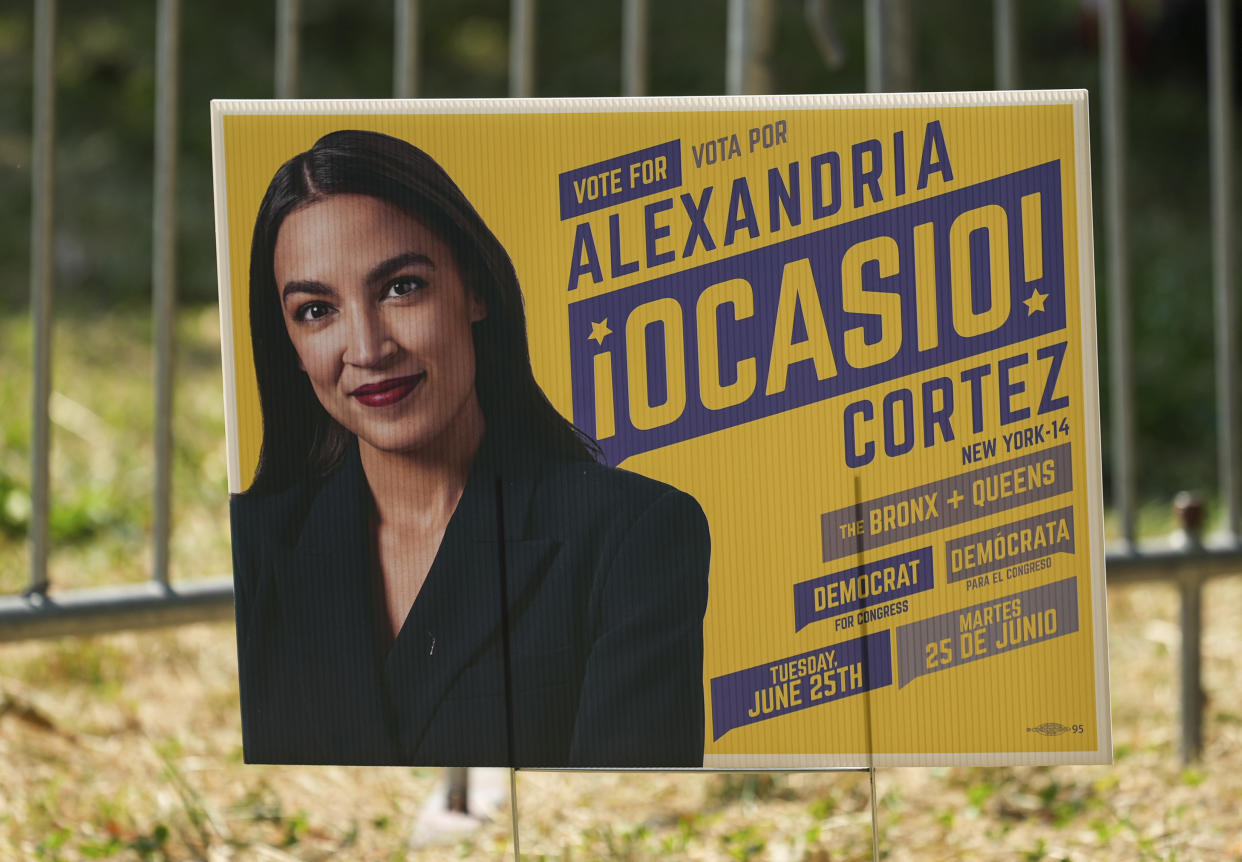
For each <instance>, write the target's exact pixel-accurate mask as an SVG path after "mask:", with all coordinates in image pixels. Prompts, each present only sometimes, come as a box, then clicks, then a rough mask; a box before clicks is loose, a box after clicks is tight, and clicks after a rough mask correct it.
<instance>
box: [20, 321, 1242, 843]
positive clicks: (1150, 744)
mask: <svg viewBox="0 0 1242 862" xmlns="http://www.w3.org/2000/svg"><path fill="white" fill-rule="evenodd" d="M178 336H179V342H180V353H179V358H178V362H179V371H180V375H181V376H180V383H179V389H178V402H177V403H178V408H177V417H176V421H177V432H176V433H177V440H178V443H177V447H178V448H177V455H176V468H175V469H176V475H175V485H174V487H175V490H176V493H177V497H176V503H175V520H176V524H177V531H176V535H177V538H176V541H175V543H174V547H173V568H174V576H184V577H196V576H201V575H207V574H216V573H219V572H224V571H227V570H228V567H229V559H228V541H227V524H226V505H225V499H226V487H225V478H224V442H223V441H224V432H223V419H222V410H221V398H220V377H219V364H218V358H217V357H218V345H217V340H216V339H217V334H216V321H215V314H214V311H213V310H210V309H203V310H188V311H185V312H183V313H182V314H181V316H180V319H179V324H178ZM149 340H150V339H149V325H148V323H147V322H146V320H145V318H144V316H143V315H142V314H139V313H133V314H131V313H128V312H114V313H108V314H102V315H96V316H92V317H82V318H71V319H68V320H64V321H61V322H59V323H58V328H57V332H56V350H57V353H56V367H55V372H54V390H55V391H56V392H57V393H59V398H58V400H57V402H56V403H57V404H59V405H60V406H59V407H57V408H56V414H55V420H56V421H55V425H54V428H53V435H54V446H55V449H54V451H55V453H56V454H55V458H54V461H53V464H54V470H53V490H54V498H55V507H54V510H53V516H54V517H53V523H54V532H55V535H56V537H57V541H56V543H55V551H54V552H53V556H52V561H51V565H52V576H53V579H54V582H55V583H56V584H57V585H59V586H62V587H74V586H88V585H93V584H98V583H103V582H111V581H115V580H118V579H122V580H139V579H142V578H145V577H146V576H147V570H146V567H147V565H148V563H147V560H148V558H149V545H150V537H149V530H150V527H149V521H150V503H149V490H148V488H149V485H150V478H151V477H150V467H149V464H150V457H151V453H150V449H149V444H148V443H147V440H148V438H149V436H150V427H151V413H152V406H151V404H150V403H149V394H148V393H149V392H150V389H151V386H150V379H151V375H152V372H151V354H150V348H149ZM28 349H29V333H28V329H27V327H26V324H25V323H24V322H23V321H22V320H20V319H2V320H0V361H2V362H3V363H4V364H3V367H4V368H6V369H14V368H17V369H21V368H24V367H25V363H27V362H28V359H27V358H26V357H27V356H28ZM116 368H125V369H129V370H130V372H131V373H128V374H119V375H118V374H117V373H116V371H115V369H116ZM28 387H29V380H28V375H26V374H25V372H17V373H9V374H6V375H3V376H2V377H0V403H3V404H4V405H5V406H6V408H7V407H8V406H9V405H25V404H28V402H29V391H28ZM27 412H28V411H26V410H24V409H6V410H5V411H4V412H3V416H2V417H0V434H3V436H4V443H5V445H4V447H3V450H2V451H0V506H2V507H3V512H4V514H3V515H2V516H0V518H3V520H0V524H3V525H4V527H3V529H0V590H2V591H4V592H14V591H17V590H19V589H21V587H22V586H23V585H24V583H25V578H26V572H25V569H26V557H25V555H26V551H25V548H24V545H23V541H22V538H21V532H22V531H23V530H24V523H23V521H22V509H23V507H22V495H23V494H25V495H27V497H28V493H29V490H28V489H29V472H28V471H29V467H28V464H27V463H26V457H27V455H26V452H27V447H28V442H29V427H28V421H29V420H28V417H27V415H26V413H27ZM1146 511H1148V512H1149V513H1150V514H1147V515H1144V516H1143V518H1142V520H1141V523H1142V524H1144V525H1148V524H1151V525H1154V526H1153V527H1152V529H1154V530H1155V531H1156V532H1167V530H1168V529H1170V528H1171V521H1170V520H1169V516H1167V515H1165V516H1163V517H1162V516H1161V514H1160V511H1161V509H1160V507H1152V508H1150V509H1148V510H1146ZM1164 511H1167V509H1166V510H1164ZM1148 519H1150V520H1148ZM1176 602H1177V595H1176V592H1175V590H1174V588H1173V587H1171V586H1144V587H1128V588H1124V589H1117V588H1114V589H1113V590H1111V591H1110V628H1111V643H1110V653H1111V662H1112V684H1113V720H1114V733H1115V743H1116V748H1115V756H1116V762H1115V764H1114V765H1113V766H1111V767H1092V768H1087V767H1041V768H1017V769H982V768H960V769H902V770H896V769H892V770H881V771H880V772H879V773H878V774H877V781H878V786H877V797H878V800H879V806H878V812H877V816H878V822H877V825H878V829H879V833H880V842H881V850H882V857H883V858H886V859H890V860H902V859H924V858H932V859H944V858H950V859H955V858H986V859H1015V860H1025V859H1062V858H1072V859H1119V858H1120V859H1153V860H1156V859H1159V860H1172V859H1204V858H1211V859H1242V840H1240V839H1239V833H1238V831H1237V823H1238V817H1237V810H1236V809H1237V802H1238V800H1240V799H1242V687H1240V686H1238V685H1237V684H1236V681H1237V679H1238V678H1239V673H1240V671H1242V661H1240V660H1239V658H1238V657H1237V655H1236V652H1237V650H1236V643H1235V641H1236V639H1235V637H1234V632H1235V631H1236V624H1237V620H1238V619H1239V617H1242V581H1239V580H1236V579H1232V580H1221V581H1216V582H1212V583H1211V584H1209V585H1208V586H1207V587H1206V594H1205V605H1204V608H1205V638H1204V642H1203V662H1204V685H1205V694H1206V698H1207V705H1206V709H1205V715H1206V716H1207V717H1208V718H1207V728H1206V730H1207V734H1206V737H1207V748H1206V751H1205V756H1204V759H1203V762H1202V763H1200V764H1197V765H1195V766H1193V767H1191V768H1184V767H1183V766H1182V764H1181V763H1180V761H1179V759H1178V758H1177V751H1176V747H1177V736H1178V730H1177V706H1176V704H1177V694H1176V692H1177V685H1176V676H1175V664H1176V660H1177V652H1178V650H1179V648H1180V643H1179V638H1180V633H1179V630H1178V628H1177V625H1176V615H1177V604H1176ZM238 715H239V710H238V702H237V690H236V655H235V649H234V641H233V629H232V626H231V625H228V624H217V625H197V626H186V627H182V628H180V629H176V630H171V631H160V632H154V633H144V634H133V633H128V634H116V635H109V636H105V637H97V638H64V639H60V640H55V641H49V642H31V643H19V644H13V645H6V646H0V762H3V763H4V768H3V769H0V859H10V858H12V859H36V860H61V859H63V860H80V859H140V860H169V859H176V860H181V859H211V860H224V859H239V860H240V859H260V860H282V859H283V860H288V859H316V860H318V859H327V858H332V859H360V860H372V859H381V860H382V859H388V860H397V859H407V858H408V859H414V860H433V859H435V860H439V859H446V858H470V859H504V858H512V843H511V837H510V832H509V829H510V822H509V817H508V814H507V812H501V814H500V815H499V816H498V817H497V819H496V821H495V822H493V823H491V824H488V825H485V826H484V827H482V828H481V829H480V830H478V831H477V832H476V833H474V834H472V835H470V836H469V837H467V838H465V839H462V840H460V841H458V842H456V843H450V844H448V845H442V846H433V847H429V848H427V849H423V850H419V851H413V852H411V851H408V850H407V842H408V840H409V838H410V830H411V823H412V822H413V821H414V819H415V816H416V814H417V812H418V810H419V808H420V806H421V805H422V804H423V803H424V801H425V800H426V799H427V798H428V797H430V795H431V794H432V792H433V790H434V787H435V784H436V781H437V780H438V773H437V772H436V771H434V770H415V769H345V768H279V767H262V766H247V765H245V764H243V763H242V762H241V751H240V738H241V737H240V729H239V726H238ZM870 798H871V796H870V788H869V786H868V781H867V777H866V776H865V775H858V774H852V773H846V774H827V773H825V774H815V773H811V774H788V775H762V776H757V775H747V776H730V775H707V774H704V775H697V774H696V775H647V774H639V775H634V774H562V773H527V772H524V773H521V774H519V776H518V804H519V811H520V827H521V842H522V848H523V857H524V858H526V859H531V860H535V859H540V860H556V862H569V860H595V859H612V860H643V859H711V860H717V859H719V860H774V862H775V860H793V862H827V860H842V859H843V860H855V859H859V860H861V859H869V858H871V819H870V817H871V815H870Z"/></svg>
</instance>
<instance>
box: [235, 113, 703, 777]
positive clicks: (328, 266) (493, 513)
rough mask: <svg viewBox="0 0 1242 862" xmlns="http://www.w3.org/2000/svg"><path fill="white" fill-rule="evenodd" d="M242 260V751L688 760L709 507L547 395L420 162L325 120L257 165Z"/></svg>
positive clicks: (697, 761)
mask: <svg viewBox="0 0 1242 862" xmlns="http://www.w3.org/2000/svg"><path fill="white" fill-rule="evenodd" d="M249 273H250V275H249V325H250V337H251V345H252V347H253V354H254V366H255V375H256V378H257V383H258V390H259V402H260V405H261V412H262V423H263V428H262V445H261V451H260V454H259V462H258V468H257V471H256V473H255V476H254V479H253V482H252V484H251V485H250V486H249V488H248V489H246V490H245V491H243V492H242V493H240V494H235V495H234V496H233V498H232V501H231V522H232V531H233V558H234V577H235V602H236V611H237V638H238V662H239V675H240V689H241V711H242V727H243V735H244V748H245V758H246V760H247V761H248V762H252V763H306V764H320V763H322V764H358V765H385V764H392V765H418V766H431V765H454V766H513V767H601V768H626V767H649V768H659V767H695V766H700V765H701V764H702V761H703V752H704V704H703V678H702V677H703V616H704V613H705V610H706V607H707V598H708V566H709V558H710V548H711V544H710V537H709V532H708V524H707V520H706V518H705V517H704V514H703V511H702V509H701V508H700V506H699V504H698V503H697V502H696V501H695V500H694V499H693V498H692V497H690V496H689V495H687V494H685V493H683V492H681V491H678V490H676V489H674V488H672V487H670V486H668V485H665V484H662V483H659V482H657V481H655V480H652V479H649V478H646V477H643V476H640V475H637V474H635V473H631V472H627V471H625V470H620V469H615V468H611V467H608V466H605V465H604V464H602V463H600V460H601V458H600V455H599V449H598V447H597V446H596V444H595V442H594V441H593V440H592V439H590V438H589V437H587V436H585V435H584V434H582V433H581V432H579V430H578V429H577V428H575V427H574V426H573V425H572V424H570V422H568V421H567V420H566V419H565V418H563V417H562V416H561V414H560V413H558V412H557V410H556V409H555V408H554V407H553V406H552V404H551V403H550V402H549V400H548V399H547V398H546V397H545V395H544V392H543V390H542V389H541V388H540V386H539V384H538V383H537V382H536V380H535V376H534V372H533V371H532V366H531V358H530V349H529V346H528V340H527V328H526V317H525V312H524V306H523V298H522V292H521V288H520V286H519V281H518V277H517V273H516V271H515V269H514V266H513V264H512V262H511V261H510V258H509V255H508V254H507V252H506V251H505V249H504V247H503V246H502V244H501V242H500V241H499V240H498V239H497V237H496V236H495V235H493V233H492V231H491V230H489V228H488V227H487V225H486V224H485V223H484V221H483V219H482V218H481V217H480V215H479V214H478V213H477V212H476V211H475V209H474V207H473V206H472V205H471V203H470V201H469V200H467V198H466V196H465V195H464V194H463V193H462V191H461V190H460V189H459V188H458V187H457V185H456V184H455V183H454V181H453V180H452V179H451V178H450V177H449V175H448V174H447V173H446V172H445V171H444V170H443V169H442V168H441V167H440V165H439V164H437V163H436V162H435V161H434V160H433V159H432V158H431V157H430V156H428V155H427V154H426V153H424V152H423V151H422V150H420V149H418V148H416V147H414V146H413V145H411V144H409V143H407V142H405V141H402V140H398V139H396V138H393V137H389V136H387V135H383V134H379V133H375V132H366V131H338V132H333V133H332V134H329V135H326V136H325V137H323V138H321V139H320V140H319V141H318V142H316V143H315V144H314V146H313V147H311V148H310V149H309V150H308V151H306V152H303V153H301V154H299V155H296V156H294V157H293V158H291V159H289V160H288V161H287V162H286V163H285V164H284V165H283V166H282V167H280V169H279V170H278V171H277V172H276V174H275V176H273V177H272V178H271V181H270V183H269V185H268V187H267V192H266V194H265V196H264V197H263V200H262V203H261V205H260V207H259V210H258V214H257V218H256V219H255V223H254V231H253V240H252V244H251V251H250V269H249ZM528 287H529V286H528ZM243 311H244V309H243V310H239V311H238V313H242V312H243Z"/></svg>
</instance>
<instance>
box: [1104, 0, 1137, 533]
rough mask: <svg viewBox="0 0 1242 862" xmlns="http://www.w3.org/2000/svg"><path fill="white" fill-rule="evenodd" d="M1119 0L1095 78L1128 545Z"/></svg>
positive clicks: (1107, 20)
mask: <svg viewBox="0 0 1242 862" xmlns="http://www.w3.org/2000/svg"><path fill="white" fill-rule="evenodd" d="M1121 14H1122V10H1121V0H1105V2H1104V3H1103V4H1102V5H1101V7H1100V25H1101V26H1100V34H1101V36H1102V39H1101V43H1102V44H1101V48H1102V51H1101V54H1100V78H1101V82H1102V84H1103V95H1104V100H1103V101H1104V105H1103V108H1104V200H1105V222H1106V225H1107V230H1108V275H1109V279H1108V300H1109V306H1110V307H1109V318H1108V324H1109V326H1108V330H1109V352H1108V355H1109V363H1110V364H1111V366H1112V367H1111V373H1110V375H1109V377H1110V385H1111V387H1112V411H1111V412H1112V423H1113V504H1114V505H1115V506H1116V507H1117V513H1118V515H1119V516H1120V519H1121V536H1122V539H1123V540H1124V541H1125V543H1126V545H1127V547H1128V548H1133V547H1134V546H1135V543H1136V538H1137V535H1136V526H1135V507H1134V407H1133V399H1132V394H1131V387H1132V375H1131V373H1130V357H1131V350H1130V285H1129V281H1130V278H1129V266H1128V253H1127V247H1126V182H1125V173H1126V149H1125V117H1126V113H1125V99H1126V90H1125V78H1124V77H1123V59H1124V52H1125V46H1124V44H1123V40H1122V35H1123V29H1122V28H1123V21H1122V17H1121Z"/></svg>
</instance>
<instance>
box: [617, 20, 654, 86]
mask: <svg viewBox="0 0 1242 862" xmlns="http://www.w3.org/2000/svg"><path fill="white" fill-rule="evenodd" d="M647 8H648V3H647V0H625V5H624V6H623V7H622V8H621V95H623V96H644V95H646V94H647Z"/></svg>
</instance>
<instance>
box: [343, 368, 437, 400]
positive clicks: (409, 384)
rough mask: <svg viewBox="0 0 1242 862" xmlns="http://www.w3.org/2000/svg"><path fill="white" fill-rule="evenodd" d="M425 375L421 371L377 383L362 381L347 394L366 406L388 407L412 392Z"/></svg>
mask: <svg viewBox="0 0 1242 862" xmlns="http://www.w3.org/2000/svg"><path fill="white" fill-rule="evenodd" d="M426 376H427V374H426V372H423V373H421V374H411V375H410V376H409V377H392V378H390V379H388V380H381V381H379V382H378V383H364V384H363V385H362V386H359V387H358V388H357V389H355V390H354V391H352V392H350V393H349V394H350V395H351V396H353V397H354V398H357V399H358V400H359V401H361V402H362V403H363V404H365V405H366V406H367V407H388V406H389V405H392V404H396V403H397V402H398V401H400V400H401V399H402V398H404V397H405V396H407V395H409V394H410V393H411V392H413V391H414V389H415V388H416V387H417V386H418V384H420V383H422V382H423V378H424V377H426Z"/></svg>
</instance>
